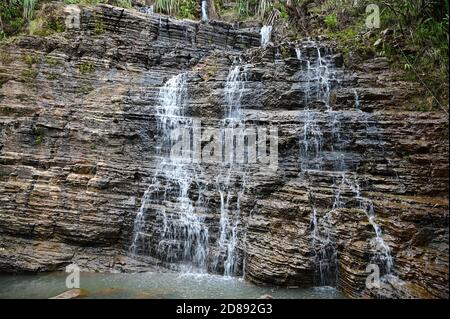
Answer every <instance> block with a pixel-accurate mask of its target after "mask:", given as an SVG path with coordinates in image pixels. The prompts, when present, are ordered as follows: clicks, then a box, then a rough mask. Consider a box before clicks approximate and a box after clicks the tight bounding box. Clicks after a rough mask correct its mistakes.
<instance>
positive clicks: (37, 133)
mask: <svg viewBox="0 0 450 319" xmlns="http://www.w3.org/2000/svg"><path fill="white" fill-rule="evenodd" d="M43 141H44V131H43V130H42V128H40V127H37V128H34V144H36V145H37V146H39V145H41V144H42V142H43Z"/></svg>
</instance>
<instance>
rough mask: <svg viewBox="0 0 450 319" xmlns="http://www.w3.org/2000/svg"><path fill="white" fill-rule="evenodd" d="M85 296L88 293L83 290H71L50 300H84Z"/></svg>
mask: <svg viewBox="0 0 450 319" xmlns="http://www.w3.org/2000/svg"><path fill="white" fill-rule="evenodd" d="M87 296H88V292H87V291H86V290H84V289H71V290H68V291H65V292H63V293H61V294H59V295H57V296H55V297H52V298H50V299H76V298H84V297H87Z"/></svg>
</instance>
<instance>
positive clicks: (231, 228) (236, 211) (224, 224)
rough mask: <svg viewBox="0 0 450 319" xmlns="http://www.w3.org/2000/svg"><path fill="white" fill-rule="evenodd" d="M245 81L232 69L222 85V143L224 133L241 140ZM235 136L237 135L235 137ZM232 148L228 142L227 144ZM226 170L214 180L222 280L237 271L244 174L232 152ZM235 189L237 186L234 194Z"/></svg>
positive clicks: (244, 73) (240, 72)
mask: <svg viewBox="0 0 450 319" xmlns="http://www.w3.org/2000/svg"><path fill="white" fill-rule="evenodd" d="M246 81H247V71H246V66H240V65H239V64H238V65H235V66H232V67H231V69H230V71H229V73H228V76H227V81H226V84H225V96H224V98H225V103H226V106H227V112H226V115H225V119H224V120H223V121H222V123H221V134H222V137H223V138H224V139H227V138H228V139H229V137H227V135H226V133H227V132H233V135H235V136H236V139H237V140H243V138H244V136H243V135H242V134H243V128H244V126H245V125H244V121H243V120H242V119H241V115H242V114H241V99H242V97H243V95H244V92H245V82H246ZM236 133H237V134H236ZM228 142H229V143H230V142H231V144H232V139H231V140H228ZM225 152H228V153H225V158H227V159H228V163H227V164H228V165H229V166H228V167H227V168H226V169H225V170H224V171H222V172H221V174H219V175H218V176H217V180H216V184H217V188H218V192H219V195H220V235H219V240H218V256H217V258H216V260H215V267H216V268H217V267H218V264H219V263H220V261H221V260H222V261H223V267H224V272H223V274H224V275H225V276H232V275H234V274H235V273H236V271H237V264H238V256H237V251H236V247H237V245H238V227H239V224H240V218H241V216H240V211H241V207H240V206H241V198H242V196H243V194H244V190H245V176H246V175H245V172H243V171H242V168H241V167H240V166H239V165H238V164H237V163H235V162H234V161H233V155H234V148H232V147H230V148H228V149H227V148H225ZM236 185H240V186H239V188H238V190H237V192H236Z"/></svg>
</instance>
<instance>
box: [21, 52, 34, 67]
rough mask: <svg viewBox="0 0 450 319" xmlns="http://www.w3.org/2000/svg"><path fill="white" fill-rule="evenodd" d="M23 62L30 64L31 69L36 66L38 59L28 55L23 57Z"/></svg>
mask: <svg viewBox="0 0 450 319" xmlns="http://www.w3.org/2000/svg"><path fill="white" fill-rule="evenodd" d="M23 61H24V62H25V63H26V64H28V67H31V66H33V64H36V62H37V58H36V57H35V56H34V55H31V54H27V55H25V56H24V57H23Z"/></svg>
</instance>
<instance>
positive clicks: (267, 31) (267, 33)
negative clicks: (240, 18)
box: [261, 25, 272, 47]
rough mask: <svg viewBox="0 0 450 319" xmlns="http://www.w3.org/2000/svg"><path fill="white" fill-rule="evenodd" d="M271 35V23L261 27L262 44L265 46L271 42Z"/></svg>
mask: <svg viewBox="0 0 450 319" xmlns="http://www.w3.org/2000/svg"><path fill="white" fill-rule="evenodd" d="M271 35H272V26H271V25H265V26H263V27H262V28H261V45H262V46H263V47H265V46H267V45H268V44H269V42H270V37H271Z"/></svg>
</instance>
